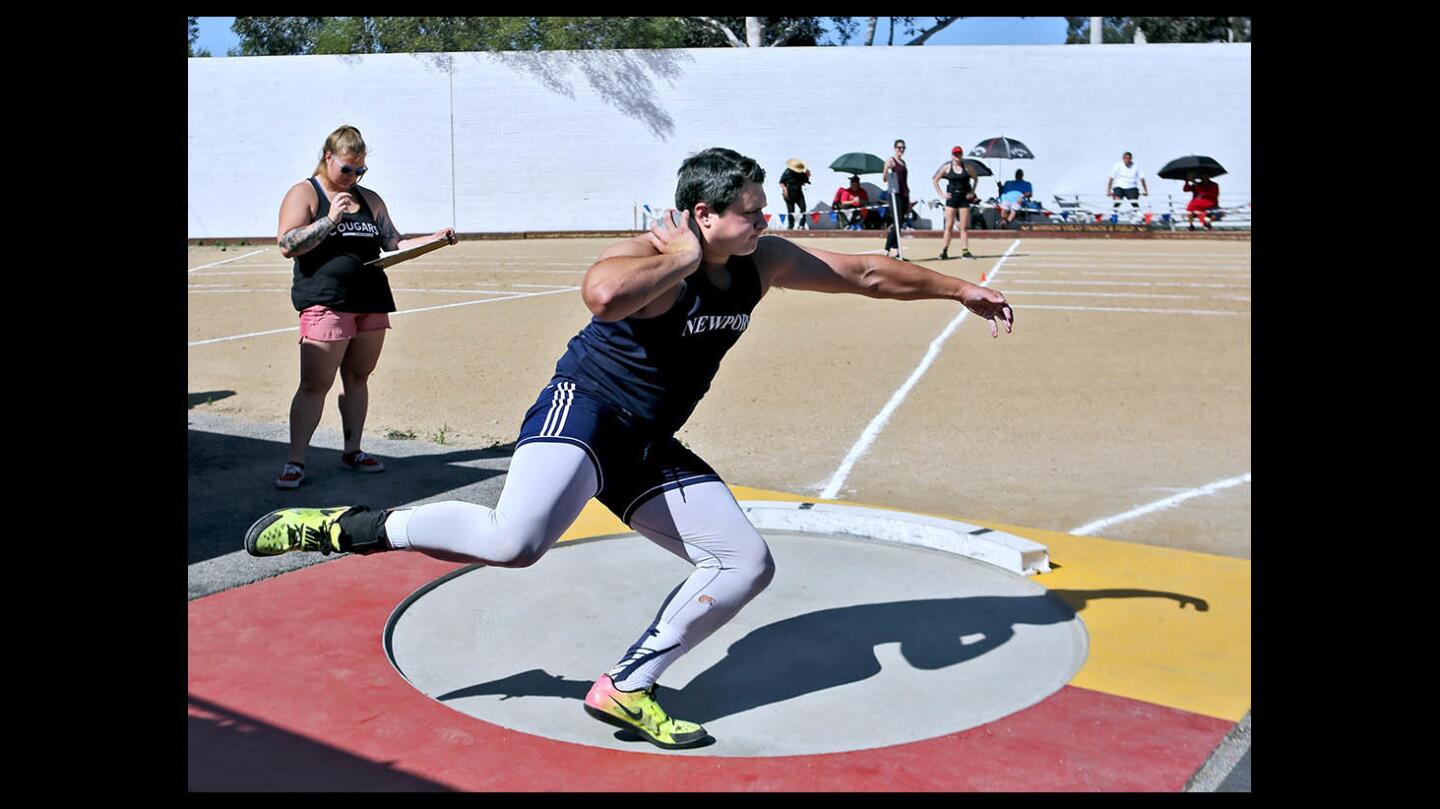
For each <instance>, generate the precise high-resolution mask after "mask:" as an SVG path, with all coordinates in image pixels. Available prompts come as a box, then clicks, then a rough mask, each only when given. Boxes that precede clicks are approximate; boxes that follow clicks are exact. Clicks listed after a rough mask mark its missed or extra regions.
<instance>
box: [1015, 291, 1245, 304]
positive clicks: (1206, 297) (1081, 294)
mask: <svg viewBox="0 0 1440 809" xmlns="http://www.w3.org/2000/svg"><path fill="white" fill-rule="evenodd" d="M1009 294H1012V295H1059V296H1062V297H1066V298H1072V297H1073V298H1168V299H1172V300H1194V301H1246V302H1249V300H1250V299H1249V298H1247V297H1245V296H1243V295H1165V294H1163V293H1159V292H1075V291H1073V290H1069V289H1057V290H1054V291H1051V290H1045V289H1025V290H1018V289H1017V290H1012V291H1011V292H1010V293H1009Z"/></svg>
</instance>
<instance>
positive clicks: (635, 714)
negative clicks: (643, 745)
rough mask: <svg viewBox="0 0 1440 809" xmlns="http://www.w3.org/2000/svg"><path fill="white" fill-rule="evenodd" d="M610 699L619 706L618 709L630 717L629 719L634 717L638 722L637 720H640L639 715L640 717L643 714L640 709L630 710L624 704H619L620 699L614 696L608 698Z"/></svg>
mask: <svg viewBox="0 0 1440 809" xmlns="http://www.w3.org/2000/svg"><path fill="white" fill-rule="evenodd" d="M610 701H611V702H613V703H615V704H616V705H619V706H620V710H622V711H624V712H625V715H626V716H628V717H630V718H631V719H634V720H635V721H636V722H639V721H640V717H642V716H644V715H645V714H644V713H643V712H642V711H632V710H630V709H629V708H626V707H625V706H624V705H621V704H620V700H618V699H615V698H614V697H611V698H610Z"/></svg>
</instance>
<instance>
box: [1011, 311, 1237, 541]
mask: <svg viewBox="0 0 1440 809" xmlns="http://www.w3.org/2000/svg"><path fill="white" fill-rule="evenodd" d="M1026 308H1027V309H1033V308H1034V307H1026ZM1249 482H1250V473H1249V472H1246V473H1245V474H1243V475H1241V476H1239V477H1235V478H1226V479H1225V480H1217V481H1215V482H1214V483H1207V484H1205V485H1204V486H1201V487H1200V488H1198V489H1191V490H1190V491H1188V492H1181V493H1180V494H1177V495H1173V496H1171V497H1167V498H1165V499H1164V500H1156V501H1155V502H1153V503H1150V504H1148V505H1143V506H1140V507H1138V508H1132V509H1130V510H1129V511H1127V512H1125V513H1124V514H1116V515H1115V516H1113V517H1105V518H1104V519H1100V520H1096V521H1095V522H1089V523H1085V524H1084V525H1082V526H1080V527H1079V528H1072V529H1070V533H1072V534H1076V535H1079V536H1084V535H1087V534H1093V533H1095V532H1096V531H1099V530H1100V529H1101V528H1105V527H1108V526H1111V525H1114V524H1115V523H1118V522H1124V521H1126V520H1132V519H1134V518H1136V517H1141V516H1144V515H1146V514H1149V513H1151V512H1153V511H1159V510H1160V509H1162V508H1170V507H1171V506H1174V505H1176V504H1178V503H1183V502H1184V501H1186V500H1189V499H1190V498H1192V497H1201V496H1203V495H1207V494H1214V493H1216V492H1218V491H1220V490H1221V489H1228V488H1230V487H1231V486H1239V485H1240V484H1242V483H1249Z"/></svg>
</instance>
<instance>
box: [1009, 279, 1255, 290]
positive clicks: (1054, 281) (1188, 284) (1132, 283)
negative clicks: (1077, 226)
mask: <svg viewBox="0 0 1440 809" xmlns="http://www.w3.org/2000/svg"><path fill="white" fill-rule="evenodd" d="M1005 283H1006V284H1007V285H1009V284H1074V285H1077V286H1086V287H1202V288H1204V289H1249V288H1250V285H1249V284H1197V283H1192V282H1188V281H1186V282H1182V281H1165V282H1164V283H1157V282H1155V281H1062V280H1060V279H1058V278H1034V279H1025V278H1011V279H1009V280H1007V281H1006V282H1005Z"/></svg>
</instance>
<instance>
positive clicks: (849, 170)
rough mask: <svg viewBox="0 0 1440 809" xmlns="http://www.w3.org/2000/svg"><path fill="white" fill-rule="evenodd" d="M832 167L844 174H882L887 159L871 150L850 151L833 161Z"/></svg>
mask: <svg viewBox="0 0 1440 809" xmlns="http://www.w3.org/2000/svg"><path fill="white" fill-rule="evenodd" d="M830 168H832V169H834V170H836V171H838V172H841V173H843V174H880V173H883V172H884V171H885V161H884V160H881V159H880V158H878V157H876V156H875V155H873V154H870V153H869V152H848V153H846V154H842V155H840V156H839V157H837V158H835V159H834V160H833V161H831V163H830Z"/></svg>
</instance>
